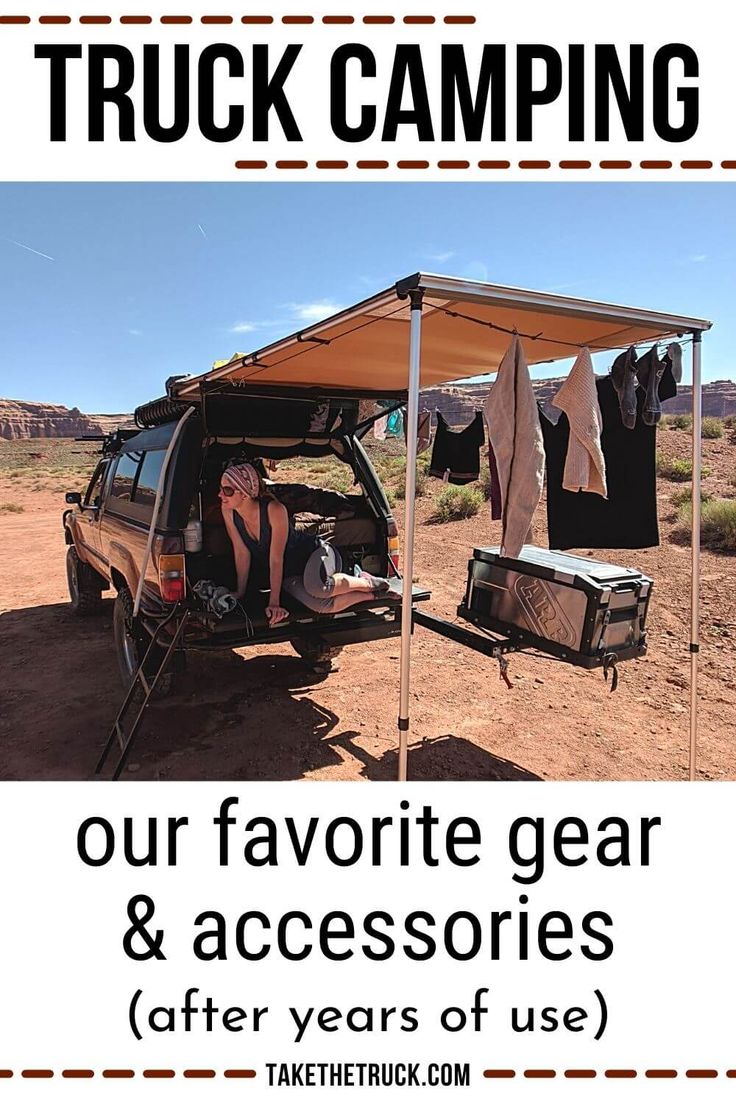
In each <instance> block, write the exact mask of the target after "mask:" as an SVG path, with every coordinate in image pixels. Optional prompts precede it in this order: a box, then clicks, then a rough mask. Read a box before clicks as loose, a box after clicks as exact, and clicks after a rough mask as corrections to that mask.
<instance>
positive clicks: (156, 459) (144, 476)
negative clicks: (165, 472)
mask: <svg viewBox="0 0 736 1104" xmlns="http://www.w3.org/2000/svg"><path fill="white" fill-rule="evenodd" d="M165 456H166V449H156V451H155V452H144V453H143V463H142V464H141V470H140V472H139V473H138V482H137V483H136V485H135V497H134V499H133V501H134V502H137V503H140V504H141V505H142V506H150V507H151V508H153V504H154V502H155V501H156V490H157V488H158V481H159V477H160V475H161V468H162V467H163V463H164V457H165Z"/></svg>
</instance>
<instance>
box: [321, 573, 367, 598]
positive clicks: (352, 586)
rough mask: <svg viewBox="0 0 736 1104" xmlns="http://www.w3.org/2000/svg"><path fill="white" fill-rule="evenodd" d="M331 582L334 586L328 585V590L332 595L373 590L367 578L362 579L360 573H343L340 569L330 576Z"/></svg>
mask: <svg viewBox="0 0 736 1104" xmlns="http://www.w3.org/2000/svg"><path fill="white" fill-rule="evenodd" d="M332 582H333V584H334V586H332V587H330V589H329V592H328V593H329V594H330V595H331V596H332V597H338V596H339V595H341V594H348V593H349V592H350V591H358V590H362V591H371V592H372V591H373V587H372V585H371V583H370V582H369V581H368V579H363V578H362V577H361V576H360V575H344V574H343V573H342V572H341V571H338V572H337V573H336V574H335V575H333V576H332Z"/></svg>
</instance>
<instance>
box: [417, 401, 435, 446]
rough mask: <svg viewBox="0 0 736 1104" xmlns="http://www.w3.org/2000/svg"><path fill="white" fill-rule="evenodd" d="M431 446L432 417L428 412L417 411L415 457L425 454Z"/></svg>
mask: <svg viewBox="0 0 736 1104" xmlns="http://www.w3.org/2000/svg"><path fill="white" fill-rule="evenodd" d="M431 444H432V415H431V413H430V411H429V410H420V411H419V420H418V422H417V455H419V453H420V452H426V451H427V449H428V448H429V446H430V445H431Z"/></svg>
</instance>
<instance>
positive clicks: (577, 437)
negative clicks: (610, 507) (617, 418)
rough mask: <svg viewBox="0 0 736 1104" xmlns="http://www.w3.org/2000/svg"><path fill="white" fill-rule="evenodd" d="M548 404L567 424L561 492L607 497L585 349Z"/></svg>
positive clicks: (598, 417) (597, 409) (591, 376)
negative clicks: (559, 413) (563, 415)
mask: <svg viewBox="0 0 736 1104" xmlns="http://www.w3.org/2000/svg"><path fill="white" fill-rule="evenodd" d="M639 363H641V361H640V362H639ZM552 405H553V406H555V407H556V408H557V409H558V410H561V411H563V412H564V413H565V414H567V420H568V423H569V425H570V436H569V439H568V444H567V456H566V457H565V470H564V472H563V475H562V486H563V488H564V490H566V491H591V492H593V493H594V494H598V495H600V496H601V498H607V497H608V492H607V490H606V464H605V461H604V459H603V452H602V450H601V430H602V428H603V417H602V415H601V408H600V406H599V404H598V392H597V390H596V385H595V373H594V372H593V362H592V360H591V359H590V350H589V349H581V350H580V352H579V353H578V356H577V359H576V361H575V363H574V364H573V366H572V368H571V369H570V374H569V375H568V377H567V379H566V380H565V382H564V383H563V384H562V387H561V388H560V390H559V391H558V392H557V394H556V395H555V397H554V398H553V399H552Z"/></svg>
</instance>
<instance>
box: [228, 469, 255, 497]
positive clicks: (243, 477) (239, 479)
mask: <svg viewBox="0 0 736 1104" xmlns="http://www.w3.org/2000/svg"><path fill="white" fill-rule="evenodd" d="M222 474H223V476H227V479H228V482H229V483H231V484H232V486H233V487H235V489H236V490H238V491H242V493H243V494H246V495H248V498H258V495H259V492H260V489H261V481H260V479H259V478H258V472H257V471H256V469H255V468H254V467H253V465H252V464H233V465H232V466H231V467H229V468H225V470H224V472H223V473H222Z"/></svg>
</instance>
